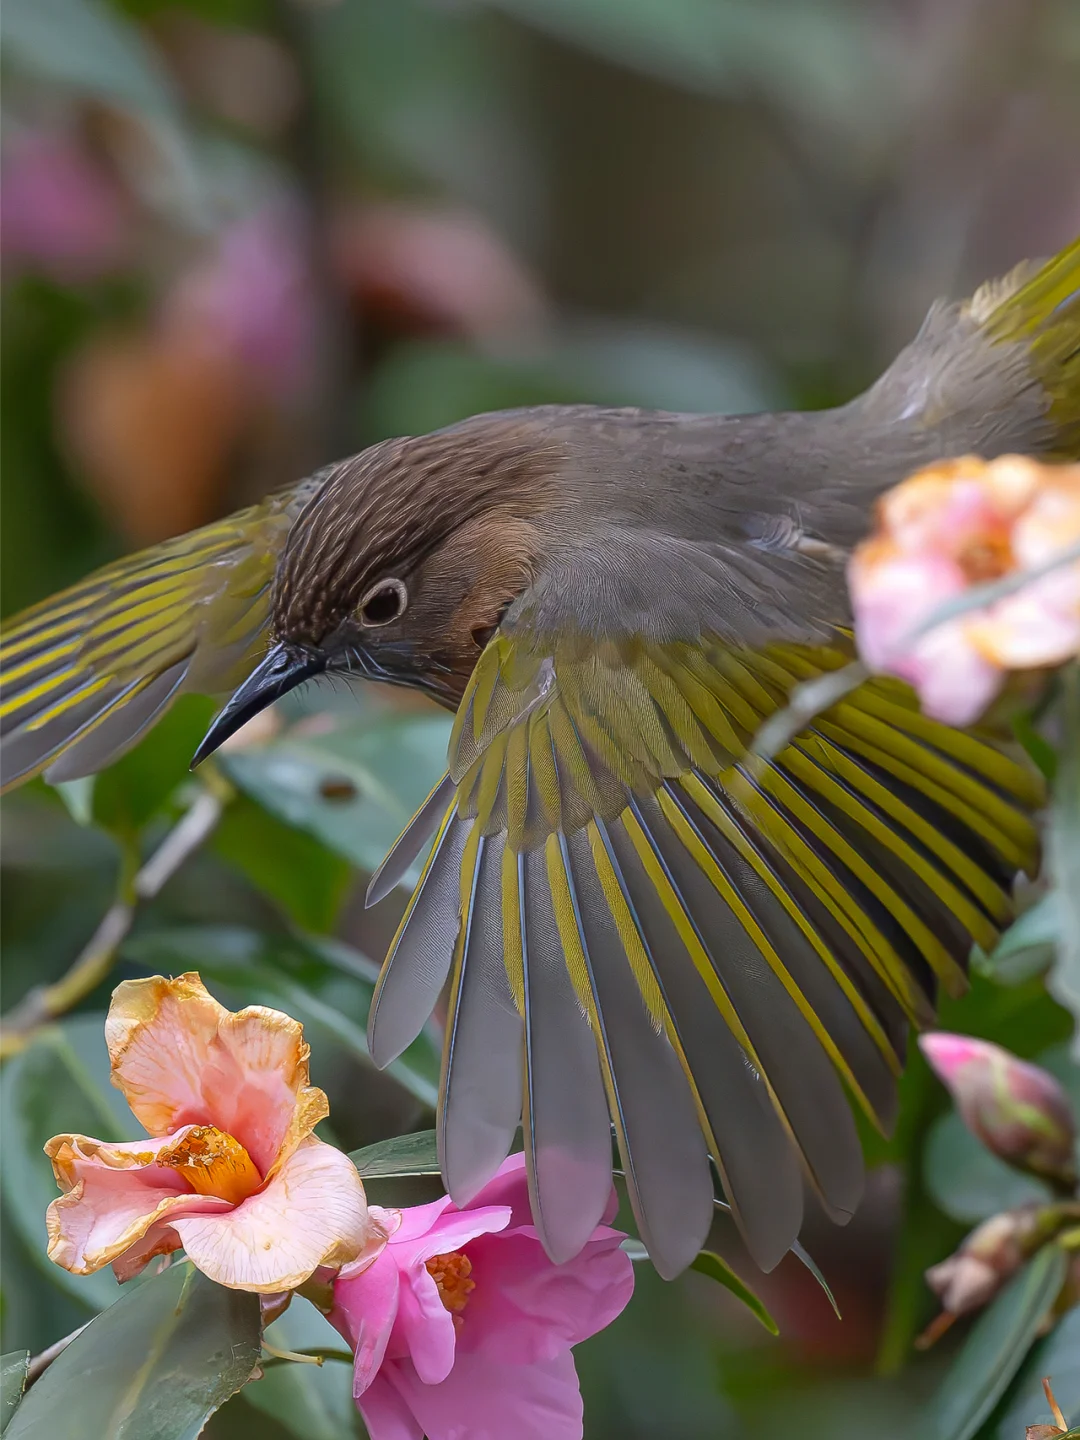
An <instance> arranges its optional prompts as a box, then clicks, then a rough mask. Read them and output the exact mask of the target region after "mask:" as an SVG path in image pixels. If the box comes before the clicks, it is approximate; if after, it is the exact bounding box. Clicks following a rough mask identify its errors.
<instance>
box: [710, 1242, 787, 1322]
mask: <svg viewBox="0 0 1080 1440" xmlns="http://www.w3.org/2000/svg"><path fill="white" fill-rule="evenodd" d="M690 1269H691V1270H696V1271H697V1272H698V1274H699V1275H707V1276H708V1277H709V1279H710V1280H715V1281H717V1282H718V1283H719V1284H720V1285H723V1287H724V1288H725V1290H730V1291H731V1293H732V1294H733V1295H734V1296H735V1297H736V1298H737V1299H739V1300H741V1301H742V1303H743V1304H744V1305H745V1306H746V1308H747V1309H748V1310H749V1311H750V1312H751V1314H753V1315H755V1316H756V1317H757V1319H758V1320H760V1321H761V1323H762V1325H764V1326H765V1329H766V1330H768V1332H769V1334H770V1335H779V1334H780V1327H779V1326H778V1325H777V1323H776V1321H775V1320H774V1319H773V1317H772V1316H771V1315H770V1314H769V1312H768V1310H766V1308H765V1305H764V1303H763V1302H762V1301H761V1300H760V1299H759V1298H758V1296H757V1295H755V1294H754V1292H753V1290H751V1289H750V1286H749V1285H747V1284H746V1282H745V1281H744V1280H740V1279H739V1277H738V1275H736V1274H735V1271H734V1270H732V1268H731V1266H730V1265H729V1264H728V1263H727V1261H726V1260H723V1259H721V1257H720V1256H719V1255H717V1254H716V1253H715V1252H714V1251H712V1250H702V1251H701V1252H700V1253H699V1254H698V1256H697V1257H696V1259H695V1260H694V1262H693V1264H692V1265H691V1266H690Z"/></svg>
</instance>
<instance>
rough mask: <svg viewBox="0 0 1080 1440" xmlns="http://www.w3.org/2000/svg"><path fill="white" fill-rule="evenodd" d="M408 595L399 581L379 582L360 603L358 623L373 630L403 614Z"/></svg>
mask: <svg viewBox="0 0 1080 1440" xmlns="http://www.w3.org/2000/svg"><path fill="white" fill-rule="evenodd" d="M408 603H409V594H408V591H407V590H406V589H405V586H404V585H403V584H402V583H401V581H400V580H380V581H379V583H378V584H377V585H373V586H372V587H371V589H370V590H369V591H368V592H367V594H366V595H365V596H364V598H363V599H362V600H361V601H360V611H359V614H360V623H361V625H366V626H367V627H368V628H369V629H372V630H374V629H375V628H376V627H377V626H379V625H389V624H390V622H391V620H396V619H397V618H398V616H399V615H403V614H404V613H405V607H406V605H408Z"/></svg>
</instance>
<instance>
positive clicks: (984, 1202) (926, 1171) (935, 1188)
mask: <svg viewBox="0 0 1080 1440" xmlns="http://www.w3.org/2000/svg"><path fill="white" fill-rule="evenodd" d="M923 1179H924V1181H925V1183H926V1188H927V1190H928V1191H929V1193H930V1196H931V1198H932V1199H933V1201H934V1204H935V1205H936V1206H937V1207H938V1209H939V1210H943V1211H944V1212H945V1214H946V1215H951V1216H952V1218H953V1219H954V1220H959V1221H960V1222H961V1223H963V1224H967V1223H969V1222H971V1221H974V1220H985V1219H986V1218H987V1217H988V1216H989V1215H996V1214H998V1212H999V1211H1001V1210H1009V1209H1011V1208H1012V1207H1013V1206H1014V1205H1023V1204H1024V1203H1025V1202H1026V1201H1028V1200H1048V1199H1050V1192H1049V1190H1048V1189H1047V1187H1046V1186H1045V1185H1043V1184H1042V1182H1041V1181H1039V1180H1036V1179H1035V1178H1034V1177H1033V1176H1030V1175H1024V1174H1023V1173H1022V1172H1021V1171H1019V1170H1014V1169H1013V1168H1012V1166H1011V1165H1006V1164H1005V1162H1004V1161H1003V1160H999V1159H998V1158H997V1156H996V1155H992V1154H991V1153H990V1151H989V1150H987V1149H986V1147H985V1145H982V1144H981V1143H980V1142H979V1141H978V1140H976V1138H975V1136H974V1135H972V1133H971V1131H970V1130H969V1129H968V1128H967V1126H966V1125H965V1124H964V1122H963V1121H962V1120H961V1119H960V1116H959V1115H958V1114H957V1113H956V1112H955V1111H954V1110H953V1111H949V1113H948V1114H946V1115H942V1116H940V1117H939V1118H938V1119H937V1120H935V1121H934V1123H933V1125H932V1126H931V1127H930V1133H929V1135H928V1137H927V1141H926V1151H925V1154H924V1157H923Z"/></svg>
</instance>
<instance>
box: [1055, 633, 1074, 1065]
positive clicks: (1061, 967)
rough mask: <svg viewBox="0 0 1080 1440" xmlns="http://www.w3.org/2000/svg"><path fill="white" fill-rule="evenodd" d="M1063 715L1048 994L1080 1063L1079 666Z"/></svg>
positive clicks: (1065, 678)
mask: <svg viewBox="0 0 1080 1440" xmlns="http://www.w3.org/2000/svg"><path fill="white" fill-rule="evenodd" d="M1060 682H1061V695H1060V697H1059V712H1060V721H1061V733H1062V735H1063V736H1064V737H1065V741H1064V744H1063V746H1062V748H1061V753H1060V755H1059V757H1058V772H1057V780H1056V782H1055V784H1054V795H1053V804H1052V806H1051V809H1050V835H1049V858H1050V870H1051V874H1052V875H1053V879H1054V886H1055V889H1056V891H1057V894H1058V897H1059V900H1058V921H1059V927H1060V931H1059V936H1058V958H1057V963H1056V964H1055V966H1054V968H1053V970H1052V971H1051V972H1050V976H1049V978H1048V980H1047V988H1048V989H1049V990H1050V993H1051V994H1052V995H1053V997H1054V999H1055V1000H1057V1001H1058V1003H1059V1004H1061V1005H1064V1006H1065V1008H1066V1009H1067V1010H1068V1011H1069V1012H1070V1013H1071V1014H1072V1016H1073V1018H1074V1019H1075V1020H1076V1021H1077V1022H1078V1023H1077V1028H1076V1031H1075V1033H1074V1036H1073V1055H1074V1057H1075V1058H1076V1059H1078V1060H1080V661H1074V662H1073V664H1071V665H1069V666H1067V667H1066V669H1064V670H1063V671H1062V672H1061V676H1060Z"/></svg>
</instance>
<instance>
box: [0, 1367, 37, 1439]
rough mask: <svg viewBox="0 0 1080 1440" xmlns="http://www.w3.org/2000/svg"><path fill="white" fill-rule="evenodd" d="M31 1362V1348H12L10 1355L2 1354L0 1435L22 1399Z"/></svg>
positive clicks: (0, 1368) (0, 1371)
mask: <svg viewBox="0 0 1080 1440" xmlns="http://www.w3.org/2000/svg"><path fill="white" fill-rule="evenodd" d="M29 1364H30V1351H29V1350H12V1351H11V1352H10V1354H8V1355H0V1435H2V1434H3V1433H4V1431H5V1430H6V1429H7V1424H8V1421H9V1420H10V1419H11V1417H12V1415H13V1414H14V1413H15V1408H16V1406H17V1405H18V1403H19V1401H20V1400H21V1399H22V1393H23V1387H24V1386H25V1385H26V1371H27V1367H28V1366H29Z"/></svg>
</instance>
